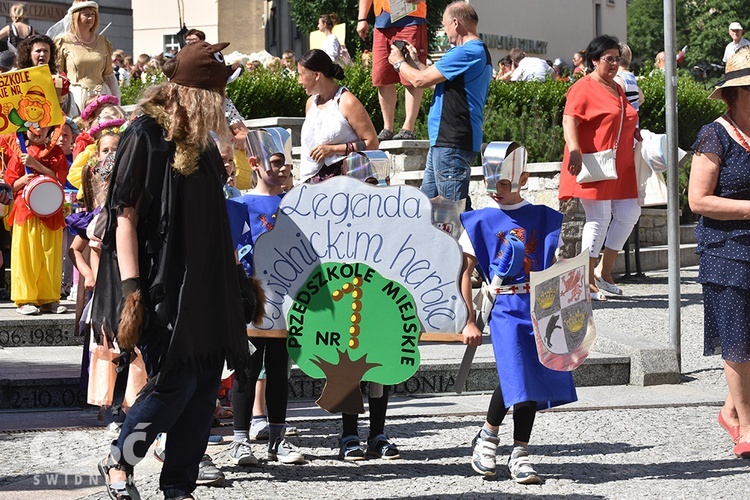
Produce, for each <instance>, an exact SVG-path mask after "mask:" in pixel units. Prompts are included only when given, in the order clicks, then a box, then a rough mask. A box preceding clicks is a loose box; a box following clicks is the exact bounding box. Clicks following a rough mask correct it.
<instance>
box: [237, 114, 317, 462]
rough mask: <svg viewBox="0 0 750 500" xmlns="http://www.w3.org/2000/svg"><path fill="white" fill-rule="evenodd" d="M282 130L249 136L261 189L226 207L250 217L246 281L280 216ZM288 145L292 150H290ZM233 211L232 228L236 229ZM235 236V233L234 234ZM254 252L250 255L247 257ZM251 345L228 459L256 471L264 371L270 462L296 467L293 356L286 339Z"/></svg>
mask: <svg viewBox="0 0 750 500" xmlns="http://www.w3.org/2000/svg"><path fill="white" fill-rule="evenodd" d="M288 135H289V134H288V133H286V131H285V130H283V129H269V130H254V131H250V132H249V133H248V136H247V153H248V156H249V163H250V165H251V166H252V169H253V172H254V174H255V176H256V177H257V185H256V186H255V187H254V188H253V189H252V190H251V191H250V193H248V194H246V195H244V196H241V197H239V198H234V199H232V200H229V201H228V202H227V203H237V202H238V203H241V204H243V205H244V208H245V210H246V213H245V214H243V215H246V217H247V218H246V219H245V221H246V222H247V224H248V226H249V227H250V231H248V232H246V233H244V234H242V236H241V237H240V241H239V245H238V247H240V249H241V251H240V262H241V263H242V265H243V267H244V269H245V272H247V274H248V276H250V275H252V251H251V250H250V249H251V248H252V247H253V246H254V245H255V242H256V240H257V239H258V237H259V236H260V235H261V234H263V233H265V232H267V231H270V230H271V229H273V227H274V225H275V219H276V210H277V209H278V208H279V204H280V203H281V198H282V196H283V190H284V186H286V184H287V182H288V180H289V177H291V175H292V173H291V169H290V167H289V165H288V164H287V162H288V161H289V160H290V159H291V141H290V140H289V139H290V138H289V137H288ZM287 145H288V146H289V147H287ZM234 212H235V211H234V210H229V213H230V223H232V225H234V223H235V221H234V220H233V217H232V215H231V214H232V213H234ZM234 233H235V231H233V234H234ZM247 250H250V251H247ZM250 341H251V342H252V343H253V345H254V346H255V349H256V351H255V352H254V353H253V356H252V372H251V376H250V378H249V380H248V381H247V384H246V386H245V387H240V386H239V383H238V381H237V380H236V379H235V381H234V385H233V387H232V401H233V412H234V441H233V442H232V445H231V446H230V448H229V456H230V458H231V459H232V461H233V462H234V463H235V464H237V465H250V466H254V465H258V460H257V458H255V456H254V455H253V453H252V449H251V446H250V441H249V438H250V424H251V419H253V418H254V417H253V401H254V399H255V390H256V386H255V383H256V381H257V380H258V377H259V375H260V370H261V367H262V366H265V370H266V379H267V382H266V406H267V408H268V422H269V425H268V454H267V457H268V460H278V461H279V462H281V463H283V464H297V463H302V462H304V461H305V457H304V455H302V454H301V453H300V452H299V451H297V449H296V448H295V447H294V446H292V445H291V444H290V443H288V442H287V441H286V439H285V438H284V435H285V427H286V406H287V399H288V394H289V387H288V382H289V379H288V373H287V364H288V362H289V354H288V353H287V350H286V340H285V339H271V338H259V337H253V338H251V339H250Z"/></svg>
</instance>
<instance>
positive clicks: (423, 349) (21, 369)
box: [0, 343, 630, 412]
mask: <svg viewBox="0 0 750 500" xmlns="http://www.w3.org/2000/svg"><path fill="white" fill-rule="evenodd" d="M464 350H465V347H464V346H463V345H462V344H447V343H446V344H435V343H430V344H422V345H420V353H421V356H422V363H421V365H420V367H419V370H418V371H417V373H416V374H415V375H414V376H413V377H411V378H410V379H409V380H407V381H406V382H404V383H402V384H399V385H397V386H395V387H394V388H393V389H392V391H393V393H395V394H402V395H417V394H419V395H422V394H441V393H442V394H448V393H453V392H455V377H456V374H457V372H458V368H459V365H460V362H461V359H462V357H463V353H464ZM82 351H83V347H82V346H46V347H34V348H30V347H16V348H13V349H2V350H0V367H1V368H0V412H1V411H4V410H18V409H31V408H68V407H75V406H85V402H86V391H85V388H83V389H82V388H81V387H80V378H79V376H80V368H81V355H82ZM574 377H575V380H576V384H577V385H579V386H595V385H597V386H598V385H625V384H628V383H629V381H630V358H629V357H628V356H620V355H604V354H599V353H592V354H591V356H590V357H589V358H588V359H587V360H586V362H584V364H583V365H582V366H580V367H579V368H578V369H577V370H576V371H575V372H574ZM324 384H325V381H324V380H313V379H311V378H309V377H307V376H306V375H304V374H303V373H302V372H301V371H300V370H299V368H297V367H296V366H295V367H294V368H293V369H292V376H291V379H290V381H289V398H290V399H292V400H299V399H315V398H317V397H319V396H320V393H321V391H322V389H323V386H324ZM496 386H497V372H496V370H495V364H494V358H493V354H492V346H491V344H489V343H485V344H484V345H483V346H481V347H480V348H478V349H477V353H476V355H475V358H474V362H473V364H472V369H471V371H470V373H469V377H468V380H467V382H466V386H465V387H464V391H465V392H477V391H482V392H486V391H492V390H494V389H495V387H496Z"/></svg>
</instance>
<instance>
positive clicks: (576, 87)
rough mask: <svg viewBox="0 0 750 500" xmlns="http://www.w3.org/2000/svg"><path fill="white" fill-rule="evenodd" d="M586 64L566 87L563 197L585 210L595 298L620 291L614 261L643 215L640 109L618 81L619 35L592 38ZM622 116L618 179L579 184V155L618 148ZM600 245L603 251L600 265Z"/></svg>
mask: <svg viewBox="0 0 750 500" xmlns="http://www.w3.org/2000/svg"><path fill="white" fill-rule="evenodd" d="M586 64H587V65H588V67H589V73H588V74H587V75H586V76H584V77H582V78H581V79H580V80H578V81H577V82H576V83H575V84H573V86H571V87H570V89H569V90H568V94H567V101H566V104H565V111H564V113H563V131H564V133H565V156H564V157H563V166H562V169H561V172H560V193H559V198H560V199H561V200H567V199H569V198H579V199H580V200H581V204H582V205H583V209H584V211H585V212H586V223H585V225H584V226H583V235H582V237H581V246H582V247H583V248H588V251H589V257H590V266H589V269H590V271H589V286H590V288H591V298H592V299H593V300H606V297H605V296H604V294H603V293H602V290H605V291H607V292H610V293H614V294H617V295H622V290H620V288H619V287H618V286H617V285H615V283H614V279H613V278H612V264H614V261H615V257H616V256H617V252H619V251H620V250H622V247H623V246H624V245H625V241H626V240H627V239H628V236H629V235H630V233H631V231H632V230H633V226H634V225H635V223H636V222H637V221H638V217H639V216H640V214H641V209H640V207H639V206H638V186H637V184H636V179H635V160H634V156H633V144H634V143H635V135H636V133H637V132H636V123H637V121H638V113H637V111H636V110H635V109H633V107H632V106H630V105H629V104H628V100H627V98H626V97H625V94H624V92H623V91H622V89H621V88H620V86H619V85H617V83H616V82H615V80H614V78H615V75H616V74H617V69H618V67H619V64H620V45H619V41H618V40H617V38H615V37H613V36H610V35H600V36H598V37H596V38H594V39H593V40H592V41H591V43H589V46H588V48H587V49H586ZM621 120H622V132H621V133H620V142H619V145H618V148H617V157H616V166H617V179H616V180H608V181H599V182H589V183H585V184H579V183H578V182H577V181H576V176H577V175H578V174H579V173H580V171H581V162H582V157H581V154H582V153H594V152H597V151H604V150H607V149H610V148H612V147H614V145H615V142H616V141H617V134H618V131H619V130H620V121H621ZM602 246H603V247H604V255H603V257H602V261H601V263H600V265H599V267H598V268H596V263H597V260H598V259H599V252H600V251H601V250H602Z"/></svg>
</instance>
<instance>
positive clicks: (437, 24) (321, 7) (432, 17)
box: [289, 0, 451, 54]
mask: <svg viewBox="0 0 750 500" xmlns="http://www.w3.org/2000/svg"><path fill="white" fill-rule="evenodd" d="M450 2H451V0H430V1H429V3H428V4H427V22H428V26H427V32H428V33H427V34H428V41H429V43H430V44H432V43H433V41H434V40H435V33H436V31H437V30H441V29H443V27H442V23H441V22H442V17H443V11H444V10H445V6H446V5H448V4H449V3H450ZM289 7H290V10H291V14H292V18H293V19H294V22H295V23H296V24H297V27H298V28H299V30H300V31H301V32H302V33H311V32H313V31H315V30H317V29H318V18H319V17H320V16H321V15H322V14H330V13H334V14H336V16H338V18H339V22H340V23H346V48H347V49H348V50H349V53H350V54H354V53H355V52H359V51H361V50H363V49H371V48H372V29H371V30H370V33H369V36H368V39H367V41H363V40H362V39H361V38H360V37H359V35H358V34H357V14H358V9H359V1H358V0H289ZM368 19H369V20H370V27H371V28H372V26H373V24H374V22H375V15H374V13H373V11H372V9H370V12H369V13H368Z"/></svg>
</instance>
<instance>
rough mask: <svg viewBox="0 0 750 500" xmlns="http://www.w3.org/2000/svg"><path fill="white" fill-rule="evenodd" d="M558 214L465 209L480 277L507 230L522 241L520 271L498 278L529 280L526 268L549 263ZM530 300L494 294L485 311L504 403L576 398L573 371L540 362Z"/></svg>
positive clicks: (541, 209)
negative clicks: (488, 314)
mask: <svg viewBox="0 0 750 500" xmlns="http://www.w3.org/2000/svg"><path fill="white" fill-rule="evenodd" d="M562 217H563V216H562V214H561V213H559V212H557V211H555V210H552V209H551V208H548V207H545V206H543V205H531V204H528V205H523V206H521V207H519V208H516V209H513V210H502V209H498V208H494V207H490V208H484V209H482V210H475V211H473V212H465V213H463V214H461V222H462V223H463V226H464V228H465V230H466V233H467V235H468V237H469V239H470V240H471V243H472V245H473V246H474V251H475V254H476V258H477V260H478V263H479V267H480V268H481V270H482V272H483V273H484V275H485V276H492V274H491V272H490V265H495V266H498V265H499V264H500V260H501V257H502V254H503V252H504V251H506V250H507V248H508V241H507V236H508V235H510V234H513V235H515V236H516V237H518V238H519V239H520V240H521V241H523V242H524V247H525V254H526V255H525V258H524V263H523V265H522V266H521V270H520V271H519V273H518V274H517V275H516V276H513V277H509V278H506V279H505V281H504V282H503V284H504V285H513V284H521V285H522V284H523V283H525V282H528V281H529V273H530V272H531V271H540V270H542V269H546V268H547V267H549V266H550V265H552V262H553V260H554V256H555V249H556V248H557V242H558V240H559V238H560V226H561V224H562ZM529 300H530V295H529V294H528V293H522V294H516V295H498V296H497V297H496V299H495V305H494V306H493V308H492V312H491V313H490V321H489V325H490V335H491V337H492V349H493V351H494V353H495V364H496V365H497V374H498V378H499V379H500V387H501V389H502V392H503V400H504V401H505V406H506V407H508V408H510V407H511V406H512V405H514V404H516V403H523V402H526V401H535V402H536V403H537V408H538V409H544V408H551V407H553V406H559V405H562V404H566V403H571V402H573V401H576V400H577V399H578V397H577V395H576V390H575V385H574V383H573V374H572V373H571V372H559V371H554V370H550V369H549V368H547V367H545V366H544V365H542V363H540V362H539V357H538V355H537V348H536V343H535V341H534V328H533V326H532V324H531V309H530V304H529Z"/></svg>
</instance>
